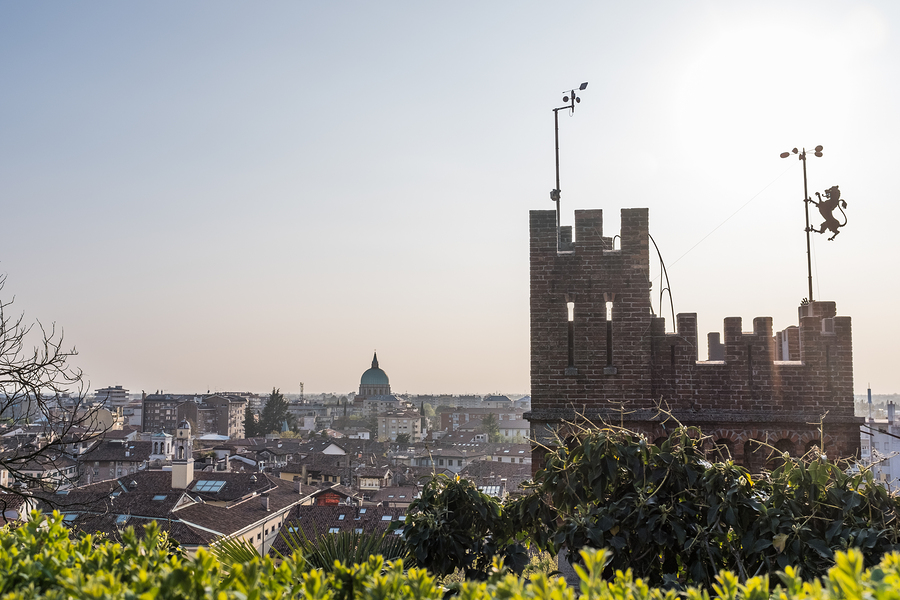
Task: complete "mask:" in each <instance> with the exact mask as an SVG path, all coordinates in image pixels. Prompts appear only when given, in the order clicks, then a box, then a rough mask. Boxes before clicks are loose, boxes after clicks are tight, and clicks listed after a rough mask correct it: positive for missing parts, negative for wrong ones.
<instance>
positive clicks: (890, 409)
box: [888, 400, 894, 426]
mask: <svg viewBox="0 0 900 600" xmlns="http://www.w3.org/2000/svg"><path fill="white" fill-rule="evenodd" d="M893 424H894V401H893V400H891V401H890V402H888V425H891V426H893Z"/></svg>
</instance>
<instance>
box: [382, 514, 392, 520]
mask: <svg viewBox="0 0 900 600" xmlns="http://www.w3.org/2000/svg"><path fill="white" fill-rule="evenodd" d="M381 520H382V521H390V520H391V515H382V517H381Z"/></svg>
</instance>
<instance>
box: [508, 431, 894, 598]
mask: <svg viewBox="0 0 900 600" xmlns="http://www.w3.org/2000/svg"><path fill="white" fill-rule="evenodd" d="M779 458H780V460H782V461H783V464H782V465H781V466H779V467H778V468H776V469H775V470H773V471H772V472H771V473H764V474H763V475H762V476H760V477H757V478H755V479H754V478H753V477H751V475H750V474H749V473H748V472H747V470H746V469H744V468H743V467H739V466H737V465H735V464H734V463H733V462H731V461H726V462H716V463H712V462H709V461H708V460H707V459H706V456H705V453H704V450H703V447H702V436H701V434H700V432H699V430H696V429H688V428H679V429H677V430H676V431H674V432H673V433H672V434H671V435H670V436H669V438H668V439H667V440H666V441H665V442H663V443H662V444H660V445H659V446H655V445H652V444H648V443H647V442H646V440H645V439H644V438H643V437H640V436H637V435H634V434H631V433H630V432H625V431H619V430H610V429H604V430H600V429H590V430H584V431H582V432H581V433H580V434H579V435H576V436H573V437H572V438H570V439H569V440H568V442H567V443H560V444H559V446H558V447H557V448H556V449H554V451H552V452H550V453H548V455H547V457H546V463H545V465H546V466H545V468H544V469H543V470H542V471H541V472H540V473H538V475H537V477H536V478H535V488H534V491H533V493H532V494H531V495H529V496H527V497H525V498H523V499H521V500H519V501H517V502H516V503H515V504H514V505H512V506H509V507H507V510H509V511H510V512H513V513H515V515H516V517H515V519H516V520H517V521H518V523H520V526H521V527H522V528H523V529H525V530H526V531H528V533H529V535H530V536H531V538H532V539H533V540H534V541H535V542H536V543H537V544H538V546H540V547H544V548H551V549H552V548H558V547H566V548H568V549H569V551H570V553H571V554H573V555H577V551H578V550H580V549H581V548H585V547H593V548H604V547H608V548H610V550H611V551H612V560H611V562H610V565H609V567H608V570H607V573H608V574H611V573H612V572H613V571H614V570H616V569H622V570H625V569H628V568H630V569H633V570H634V572H635V574H636V575H637V576H639V577H643V578H644V579H646V580H648V581H649V582H650V583H651V584H654V585H660V584H664V583H666V584H681V585H684V584H695V585H704V586H708V585H711V583H712V581H713V580H714V578H715V577H716V575H717V574H718V572H719V571H720V570H721V569H729V570H733V571H734V572H735V573H737V574H738V576H739V577H740V579H741V580H746V579H747V578H749V577H752V576H754V575H763V574H773V573H775V572H776V571H778V570H779V569H785V568H786V567H787V566H788V565H792V566H795V567H800V568H801V569H802V571H803V573H804V575H805V576H808V577H820V576H823V575H825V573H826V571H827V569H829V568H830V567H831V566H832V565H833V564H834V556H835V552H837V551H841V550H848V549H850V548H859V549H860V550H861V551H862V554H861V556H862V557H863V559H864V561H865V564H866V566H872V565H874V564H875V563H877V562H878V561H879V560H880V559H881V557H882V555H884V554H885V553H886V552H890V551H894V550H897V549H900V545H898V542H900V521H898V518H900V504H898V500H897V498H893V497H891V496H890V495H889V494H888V493H887V491H886V490H885V489H884V488H883V487H881V486H879V485H877V484H876V483H875V482H874V481H873V477H872V474H871V472H869V471H863V472H860V473H855V474H847V473H844V472H843V471H842V470H841V469H840V468H839V467H838V465H836V464H834V463H831V462H828V461H827V460H825V459H824V458H823V457H815V458H814V459H812V460H811V461H809V462H806V461H804V460H802V459H797V458H791V457H788V456H787V455H783V456H780V457H779Z"/></svg>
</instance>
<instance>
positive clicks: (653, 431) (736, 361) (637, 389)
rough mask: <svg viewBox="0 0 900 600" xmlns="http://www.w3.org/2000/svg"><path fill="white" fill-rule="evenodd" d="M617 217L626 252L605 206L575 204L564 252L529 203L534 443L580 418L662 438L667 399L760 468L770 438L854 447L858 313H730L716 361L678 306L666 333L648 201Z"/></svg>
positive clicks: (799, 445) (846, 452)
mask: <svg viewBox="0 0 900 600" xmlns="http://www.w3.org/2000/svg"><path fill="white" fill-rule="evenodd" d="M621 223H622V227H621V233H620V244H618V247H617V246H616V245H614V244H613V238H612V237H605V236H604V235H603V212H602V210H580V211H575V228H574V233H575V236H574V239H573V236H572V228H571V227H562V228H561V229H560V240H561V242H560V244H559V249H557V240H556V214H555V212H554V211H532V212H531V220H530V226H531V396H532V398H531V406H532V411H531V413H529V414H528V415H526V417H527V418H528V419H529V420H530V421H531V424H532V435H533V436H534V437H535V439H537V440H539V441H542V442H546V441H548V440H549V429H552V428H555V427H557V426H559V425H560V424H561V423H563V422H566V421H577V420H579V419H580V418H581V417H587V418H589V419H592V420H602V421H604V422H608V423H614V424H618V425H625V426H626V427H629V428H631V429H634V430H638V431H642V432H644V433H646V434H647V435H648V436H649V437H650V439H657V438H660V437H663V436H665V435H666V425H665V423H664V421H665V419H664V418H662V417H660V415H659V411H658V409H657V407H658V406H660V405H662V406H666V407H668V409H669V410H671V412H672V414H673V415H674V416H675V417H676V418H677V419H678V420H679V421H680V422H682V423H683V424H685V425H698V426H700V427H701V428H702V430H703V432H704V433H705V434H707V435H710V436H712V439H711V444H713V445H715V446H718V447H719V449H720V450H721V451H722V452H723V453H724V452H726V451H727V453H728V454H729V455H730V456H732V457H734V458H735V459H736V460H737V461H739V462H742V463H744V464H745V465H746V466H748V467H750V468H758V467H761V466H763V464H764V463H765V461H766V459H767V458H768V457H769V455H770V454H771V451H770V450H768V449H764V448H765V447H764V445H763V444H761V443H760V442H763V443H765V444H769V445H772V446H775V447H777V448H779V450H780V451H785V452H789V453H791V454H792V455H797V454H803V453H804V452H805V451H806V450H808V449H809V448H810V447H812V446H814V445H819V444H821V443H822V439H820V437H821V436H820V430H821V431H823V432H824V447H825V451H826V453H827V454H828V455H829V456H831V457H852V456H855V455H856V454H858V451H859V423H860V422H861V419H858V418H856V417H854V416H853V357H852V341H851V331H850V318H849V317H842V316H837V315H836V307H835V304H834V302H813V303H810V304H806V305H803V306H801V307H800V308H799V323H798V325H797V326H792V327H789V328H787V329H786V330H784V331H781V332H778V333H777V334H775V333H773V331H772V319H771V317H759V318H756V319H754V321H753V331H752V332H748V333H744V332H743V330H742V320H741V318H740V317H729V318H727V319H725V323H724V332H723V333H724V336H723V338H722V339H723V341H722V342H721V343H718V334H716V333H713V334H710V354H711V356H710V357H709V358H710V359H712V360H700V357H699V356H698V332H697V316H696V314H694V313H687V314H679V315H677V316H676V327H675V333H667V332H666V324H665V319H664V318H662V317H658V316H655V315H654V314H653V312H652V309H651V305H650V277H649V275H650V270H649V265H650V256H649V223H648V210H647V209H645V208H637V209H634V208H632V209H623V210H622V212H621ZM823 415H825V416H824V418H823ZM535 458H537V459H538V460H535V461H533V464H535V465H536V466H535V468H538V467H539V465H540V463H541V461H540V460H539V459H540V457H539V456H536V457H535Z"/></svg>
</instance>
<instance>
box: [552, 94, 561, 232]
mask: <svg viewBox="0 0 900 600" xmlns="http://www.w3.org/2000/svg"><path fill="white" fill-rule="evenodd" d="M553 135H554V137H555V138H556V249H557V250H559V195H560V191H559V109H558V108H554V109H553Z"/></svg>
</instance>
